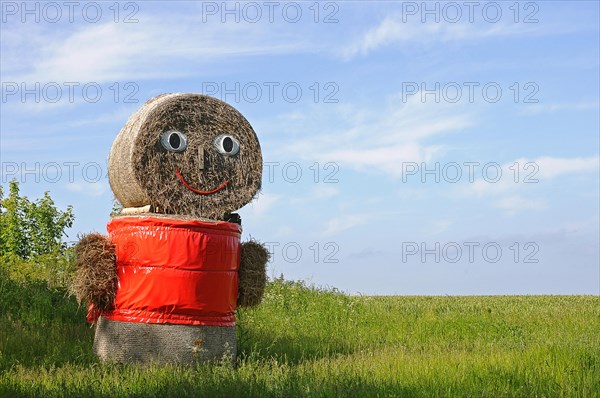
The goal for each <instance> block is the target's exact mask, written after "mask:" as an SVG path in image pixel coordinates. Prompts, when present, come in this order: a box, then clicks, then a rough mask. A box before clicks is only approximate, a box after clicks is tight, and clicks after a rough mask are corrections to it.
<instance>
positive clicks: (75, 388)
mask: <svg viewBox="0 0 600 398" xmlns="http://www.w3.org/2000/svg"><path fill="white" fill-rule="evenodd" d="M84 318H85V310H84V309H83V308H79V307H78V305H77V304H76V303H75V301H74V300H73V299H72V298H69V297H67V296H66V295H65V292H64V290H61V289H59V288H55V289H49V288H48V287H47V286H45V285H44V284H43V283H31V284H24V283H20V284H17V283H15V282H11V281H10V280H9V279H7V278H2V280H0V372H1V375H0V396H10V397H19V396H44V397H53V396H56V397H58V396H74V397H88V396H90V397H91V396H122V397H136V396H156V397H164V396H169V397H170V396H244V397H253V396H255V397H264V396H380V397H388V396H389V397H397V396H400V397H402V396H406V397H432V396H435V397H455V396H456V397H463V396H473V397H598V396H600V301H599V298H598V297H592V296H506V297H348V296H346V295H343V294H341V293H339V292H337V291H335V290H322V289H316V288H310V287H307V286H305V285H303V284H301V283H295V282H286V281H283V280H276V281H273V282H271V283H269V285H268V288H267V291H266V295H265V300H264V303H263V304H262V305H261V306H259V307H257V308H255V309H249V310H241V311H239V313H238V339H239V353H238V361H237V366H236V368H235V369H234V368H231V367H230V366H228V365H227V364H226V363H223V364H216V365H199V366H197V367H195V368H181V367H178V366H159V365H146V366H140V365H106V364H101V363H98V362H97V361H96V359H95V358H94V356H93V355H92V353H91V347H92V341H93V329H91V328H90V327H89V326H88V325H87V324H86V323H85V322H84Z"/></svg>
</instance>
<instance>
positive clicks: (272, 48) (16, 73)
mask: <svg viewBox="0 0 600 398" xmlns="http://www.w3.org/2000/svg"><path fill="white" fill-rule="evenodd" d="M177 20H178V23H177V24H171V23H164V22H163V21H162V19H160V18H155V17H152V16H146V17H145V18H144V19H143V20H142V21H140V22H139V23H134V24H115V23H112V22H107V23H101V24H93V25H87V26H84V27H83V28H81V29H79V30H77V31H75V32H69V33H68V34H54V35H47V32H43V31H34V32H33V34H32V35H31V36H30V37H29V39H28V40H22V43H21V44H22V45H21V46H19V47H16V46H11V47H10V48H9V49H8V51H6V52H4V51H3V54H2V55H3V59H4V61H3V65H10V64H11V63H13V62H17V63H20V64H21V65H22V66H23V67H22V68H19V69H14V68H13V69H10V70H9V71H5V73H4V76H3V80H4V81H15V82H97V83H104V82H112V81H124V80H130V79H131V80H139V79H150V78H165V77H169V78H172V77H177V76H187V75H190V74H192V73H197V72H198V67H200V66H202V65H206V64H207V63H209V62H211V61H214V60H217V59H222V58H232V57H244V56H254V55H265V54H280V53H285V52H291V51H293V50H295V49H298V48H299V47H302V46H303V45H302V44H301V43H300V42H299V41H293V40H289V37H287V36H286V35H276V34H272V33H271V34H269V32H268V31H267V30H266V29H264V28H261V27H260V26H253V25H252V24H223V23H219V24H202V23H200V22H199V20H198V17H188V16H185V15H180V16H178V18H177ZM3 33H4V32H3ZM42 37H43V38H45V40H42Z"/></svg>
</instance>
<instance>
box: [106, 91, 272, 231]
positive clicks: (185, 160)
mask: <svg viewBox="0 0 600 398" xmlns="http://www.w3.org/2000/svg"><path fill="white" fill-rule="evenodd" d="M108 175H109V181H110V186H111V188H112V190H113V192H114V194H115V196H116V197H117V199H118V200H119V201H120V202H121V203H122V204H123V206H124V207H142V206H146V205H151V207H152V211H153V212H155V213H165V214H185V215H191V216H195V217H205V218H212V219H218V220H222V219H224V218H225V217H226V216H227V215H228V214H229V213H231V212H232V211H235V210H237V209H239V208H241V207H242V206H244V205H245V204H246V203H248V202H250V201H251V200H252V198H254V196H255V195H256V194H257V193H258V191H259V190H260V187H261V179H262V155H261V149H260V144H259V142H258V139H257V137H256V134H255V133H254V130H253V129H252V127H251V126H250V123H248V121H247V120H246V119H245V118H244V117H243V116H242V115H241V114H240V113H239V112H238V111H237V110H236V109H235V108H233V107H232V106H230V105H228V104H226V103H225V102H223V101H220V100H217V99H215V98H212V97H208V96H205V95H200V94H165V95H160V96H158V97H155V98H152V99H151V100H149V101H148V102H146V103H145V104H144V105H143V106H142V107H141V108H140V109H139V110H138V111H137V112H136V113H135V114H133V115H132V116H131V117H130V118H129V120H128V121H127V124H126V125H125V126H124V127H123V128H122V129H121V131H120V132H119V135H118V136H117V138H116V140H115V142H114V143H113V146H112V149H111V152H110V156H109V161H108Z"/></svg>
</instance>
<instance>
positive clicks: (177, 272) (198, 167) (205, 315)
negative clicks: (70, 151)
mask: <svg viewBox="0 0 600 398" xmlns="http://www.w3.org/2000/svg"><path fill="white" fill-rule="evenodd" d="M108 176H109V181H110V186H111V188H112V190H113V192H114V194H115V196H116V198H117V199H118V200H119V202H120V203H121V204H122V205H123V209H122V210H121V212H120V213H119V214H117V215H116V216H114V217H113V218H112V219H111V221H110V222H109V223H108V225H107V230H108V236H102V235H100V234H90V235H87V236H84V237H83V238H82V239H81V240H80V242H79V243H78V244H77V247H76V258H77V273H76V277H75V282H74V291H75V292H76V294H77V297H78V298H79V299H80V300H82V301H85V302H87V303H89V309H88V321H90V322H94V323H96V324H97V325H96V335H95V339H94V352H95V353H96V354H97V355H98V356H99V357H100V358H101V359H103V360H109V361H116V362H134V361H141V362H148V361H159V362H176V363H191V362H194V361H198V360H200V361H203V360H218V359H221V358H223V357H229V358H230V359H232V360H233V358H235V355H236V332H235V310H236V305H240V306H254V305H257V304H258V303H260V301H261V299H262V295H263V291H264V287H265V284H266V272H265V266H266V263H267V261H268V258H269V255H268V252H267V250H266V249H265V248H264V246H262V245H261V244H259V243H257V242H256V241H249V242H245V243H242V244H240V235H241V220H240V217H239V215H237V214H236V213H233V212H234V211H235V210H237V209H239V208H241V207H242V206H244V205H245V204H247V203H248V202H250V201H251V200H252V199H253V198H254V197H255V196H256V194H257V193H258V191H259V190H260V186H261V178H262V155H261V149H260V145H259V142H258V139H257V137H256V134H255V133H254V131H253V129H252V127H251V126H250V124H249V123H248V121H247V120H246V119H245V118H244V117H243V116H242V115H241V114H240V113H239V112H238V111H237V110H235V109H234V108H233V107H231V106H230V105H228V104H226V103H224V102H222V101H219V100H217V99H214V98H211V97H208V96H204V95H197V94H165V95H160V96H158V97H155V98H152V99H151V100H149V101H148V102H146V103H145V104H144V105H143V106H142V107H141V108H140V109H139V110H138V111H137V112H136V113H134V114H133V115H132V116H131V117H130V118H129V120H128V121H127V124H126V125H125V126H124V127H123V128H122V129H121V131H120V133H119V134H118V136H117V138H116V139H115V141H114V143H113V146H112V149H111V152H110V156H109V161H108Z"/></svg>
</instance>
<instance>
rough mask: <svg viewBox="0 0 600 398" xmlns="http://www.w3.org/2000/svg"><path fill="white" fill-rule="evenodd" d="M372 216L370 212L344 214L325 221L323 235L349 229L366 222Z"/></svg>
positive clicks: (330, 234)
mask: <svg viewBox="0 0 600 398" xmlns="http://www.w3.org/2000/svg"><path fill="white" fill-rule="evenodd" d="M372 218H373V215H372V214H345V215H341V216H338V217H335V218H332V219H329V220H328V221H326V222H325V225H324V228H323V235H325V236H332V235H336V234H339V233H341V232H344V231H347V230H349V229H352V228H355V227H358V226H360V225H364V224H367V223H368V222H369V220H370V219H372Z"/></svg>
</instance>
